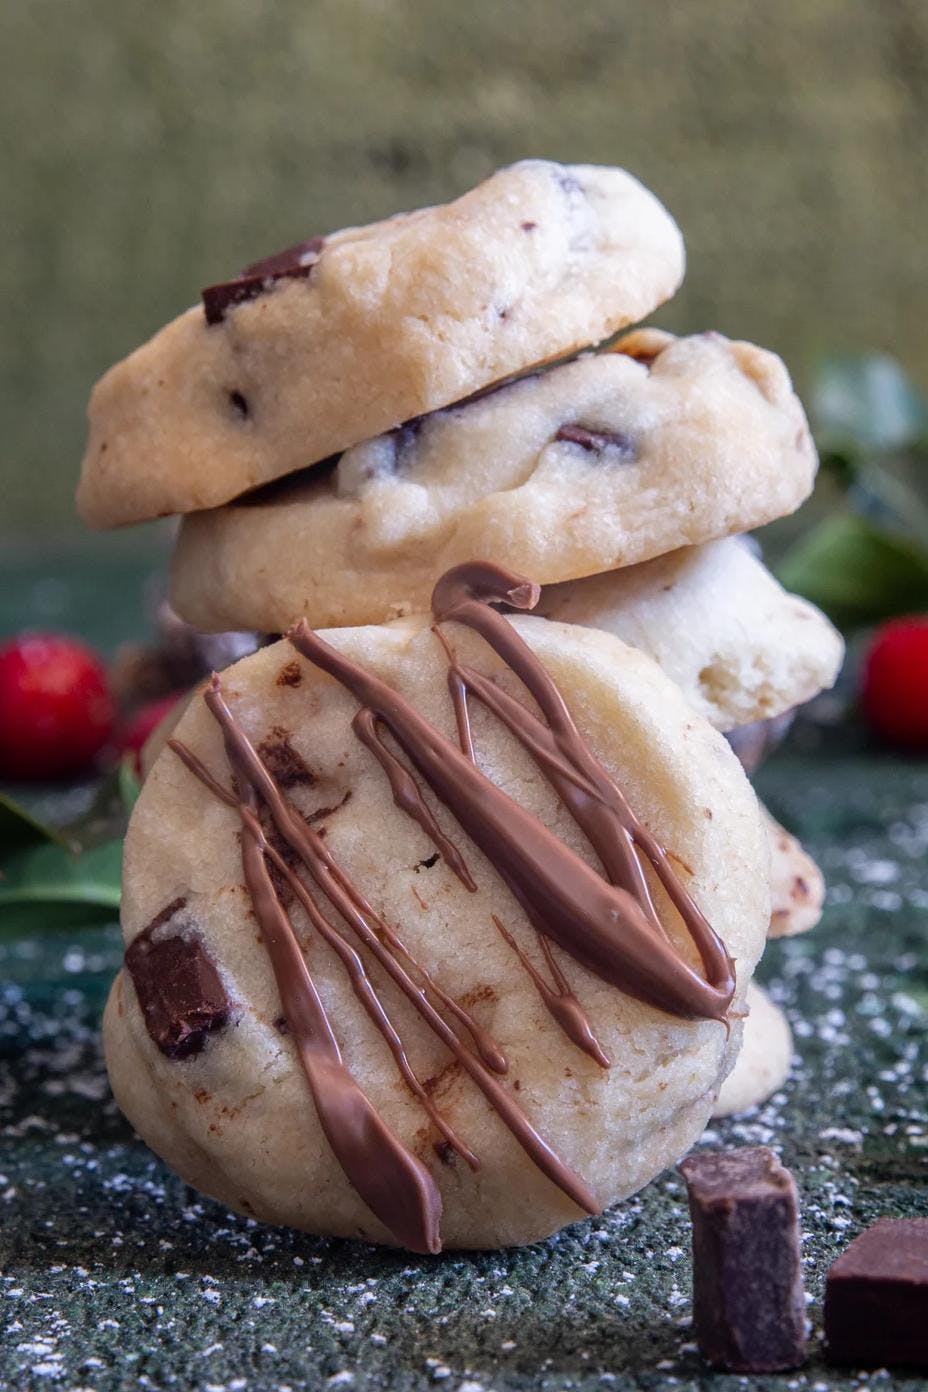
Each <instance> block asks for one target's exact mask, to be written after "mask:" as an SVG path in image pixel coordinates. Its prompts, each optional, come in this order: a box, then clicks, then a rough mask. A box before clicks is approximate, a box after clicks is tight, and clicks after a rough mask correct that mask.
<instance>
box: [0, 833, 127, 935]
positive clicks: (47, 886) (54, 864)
mask: <svg viewBox="0 0 928 1392" xmlns="http://www.w3.org/2000/svg"><path fill="white" fill-rule="evenodd" d="M121 873H122V841H121V840H118V841H105V842H103V844H102V845H99V846H95V847H94V848H93V850H90V851H84V852H82V853H80V854H75V853H74V852H72V851H69V850H67V849H65V847H63V846H61V845H58V844H55V843H53V842H45V843H43V844H40V845H32V846H23V847H21V848H20V849H19V850H18V851H14V852H13V854H12V855H5V856H4V857H3V861H2V864H0V921H2V915H3V912H4V911H5V910H6V909H8V908H10V907H11V906H14V905H19V904H80V905H87V906H91V907H94V908H98V909H101V910H106V912H107V915H109V914H111V913H112V911H113V910H114V909H118V908H119V897H120V879H121Z"/></svg>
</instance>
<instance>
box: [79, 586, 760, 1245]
mask: <svg viewBox="0 0 928 1392" xmlns="http://www.w3.org/2000/svg"><path fill="white" fill-rule="evenodd" d="M536 594H537V590H535V589H534V588H533V587H532V586H531V585H530V584H529V583H528V582H525V581H522V580H521V579H520V578H519V577H515V576H512V575H511V574H509V573H507V572H503V571H500V570H499V569H497V568H494V567H489V566H486V565H479V566H478V565H475V566H471V567H462V568H459V569H458V570H457V571H455V572H452V573H451V574H450V575H449V576H447V577H445V579H444V580H443V582H442V584H441V585H440V586H439V587H438V590H437V591H436V599H435V617H436V619H437V620H439V621H440V627H439V629H438V631H437V632H436V631H434V630H433V629H432V627H431V624H430V619H428V618H426V617H425V616H419V617H412V618H408V619H404V620H400V621H398V622H396V623H394V624H389V625H382V626H378V627H369V628H354V629H342V630H338V631H333V632H329V633H326V634H325V635H324V638H323V637H321V636H317V635H315V634H313V633H312V631H311V630H309V629H308V628H307V627H305V626H302V627H300V628H299V629H297V630H295V631H294V632H293V634H292V635H291V638H290V639H289V640H282V641H280V642H278V643H276V644H273V645H271V646H268V647H266V648H263V649H262V650H260V651H259V652H257V653H255V654H254V655H253V656H250V657H247V658H245V659H243V660H242V661H241V662H239V663H238V664H236V665H235V666H234V667H232V668H230V669H228V670H227V671H226V672H225V673H224V674H223V676H222V678H221V686H220V685H219V680H220V679H218V678H217V679H216V684H215V686H214V687H212V688H210V689H209V690H208V691H207V693H206V695H205V696H204V697H203V698H202V699H201V698H199V697H197V698H195V699H194V700H193V702H192V703H191V705H190V707H189V708H188V709H187V711H186V712H185V713H184V715H183V717H182V719H181V721H180V723H179V724H178V726H177V729H176V731H175V734H176V740H175V741H173V742H172V744H171V745H170V746H169V747H168V748H167V749H165V750H164V751H163V752H162V754H161V755H160V757H159V758H158V759H157V762H156V763H155V766H154V768H153V769H152V771H151V773H150V774H149V777H148V779H147V780H146V782H145V785H144V787H143V789H142V793H141V796H140V798H139V800H138V803H137V805H136V808H135V811H134V813H133V817H132V822H131V825H130V828H129V833H128V837H127V841H126V860H125V876H124V896H123V931H124V935H125V940H126V944H127V953H126V967H125V969H124V970H123V971H122V972H121V973H120V975H119V977H118V979H117V982H116V984H115V986H114V990H113V993H112V995H111V998H110V1002H109V1006H108V1008H107V1013H106V1021H105V1031H104V1032H105V1042H106V1052H107V1060H108V1065H109V1069H110V1076H111V1079H112V1083H113V1088H114V1091H115V1093H116V1097H117V1100H118V1101H119V1103H120V1105H121V1106H122V1108H123V1109H124V1111H125V1112H126V1114H127V1115H128V1117H129V1118H130V1120H131V1121H132V1122H133V1124H134V1125H135V1126H136V1128H137V1129H138V1130H139V1132H140V1133H141V1135H142V1136H143V1137H144V1138H145V1139H146V1140H147V1141H148V1142H149V1144H150V1145H151V1146H152V1147H153V1148H154V1149H155V1150H157V1151H158V1152H159V1153H160V1154H162V1155H164V1156H165V1157H166V1158H167V1159H168V1161H169V1162H170V1163H171V1164H173V1165H174V1166H175V1167H176V1168H177V1169H178V1170H179V1171H180V1173H181V1175H182V1176H183V1177H184V1179H185V1180H186V1181H187V1182H188V1183H190V1184H193V1185H196V1186H197V1187H198V1188H200V1189H202V1190H204V1191H205V1192H207V1193H209V1194H212V1195H214V1196H215V1197H217V1198H218V1199H220V1200H222V1201H223V1202H224V1203H226V1204H228V1205H229V1206H230V1207H232V1208H234V1209H237V1210H238V1211H240V1212H244V1213H248V1214H250V1215H252V1216H254V1217H257V1218H260V1219H263V1220H265V1221H268V1222H273V1223H283V1224H289V1225H292V1226H295V1227H297V1228H303V1229H306V1230H308V1231H310V1232H315V1233H324V1234H329V1233H331V1234H337V1235H341V1236H347V1237H360V1238H365V1239H368V1240H373V1241H378V1242H386V1243H394V1244H400V1245H405V1246H408V1247H411V1248H413V1249H414V1250H435V1249H436V1248H437V1247H438V1246H439V1245H444V1246H446V1247H496V1246H502V1245H506V1244H511V1243H524V1242H531V1241H534V1240H536V1239H538V1238H541V1237H543V1236H545V1235H546V1234H548V1233H550V1232H552V1231H554V1230H556V1229H557V1228H559V1227H561V1226H563V1225H564V1224H566V1223H570V1222H573V1221H575V1220H577V1219H579V1218H581V1217H583V1216H584V1214H585V1213H587V1212H593V1211H598V1210H600V1209H602V1208H604V1207H606V1206H607V1205H609V1204H612V1203H614V1202H616V1201H617V1200H619V1199H621V1198H622V1197H623V1196H625V1195H628V1194H631V1193H633V1192H634V1191H635V1190H637V1189H638V1188H640V1186H641V1185H643V1184H645V1183H647V1182H648V1180H649V1179H651V1178H652V1177H653V1176H654V1175H655V1174H657V1173H658V1172H659V1171H660V1170H661V1169H662V1168H663V1167H665V1166H666V1165H667V1164H669V1163H672V1162H673V1161H674V1160H675V1159H676V1157H677V1156H678V1155H680V1154H682V1153H683V1152H684V1151H685V1150H686V1149H687V1148H688V1147H689V1146H690V1145H691V1144H692V1142H693V1140H694V1139H695V1138H696V1137H697V1136H698V1135H699V1134H700V1133H701V1131H702V1129H703V1127H704V1126H705V1124H706V1120H707V1118H708V1115H709V1111H710V1108H711V1105H712V1102H713V1099H714V1097H715V1095H716V1092H717V1090H718V1086H719V1083H720V1080H721V1079H722V1077H724V1075H725V1074H726V1072H727V1071H728V1068H729V1067H730V1063H731V1059H732V1057H733V1054H734V1052H735V1051H736V1050H737V1047H738V1040H739V1034H740V1014H741V1009H742V1004H743V1001H744V993H745V989H746V986H747V982H748V980H749V979H750V976H751V973H752V970H753V967H754V965H755V962H756V960H757V957H758V956H759V953H760V951H761V949H762V947H763V944H764V939H765V933H766V927H767V923H768V921H769V914H770V905H769V897H768V888H767V883H768V865H769V852H768V847H767V841H766V836H765V833H764V830H763V826H762V823H761V821H760V817H759V812H758V808H757V803H756V800H755V798H754V795H753V792H752V791H751V788H750V785H749V784H748V782H747V779H746V777H745V775H744V772H743V770H742V769H741V767H740V765H739V764H738V761H737V759H736V758H735V756H734V755H733V754H732V752H731V750H730V749H729V747H728V745H727V743H726V742H725V740H724V738H723V737H722V736H721V735H720V734H718V733H717V732H716V731H714V730H713V729H712V728H711V727H710V726H709V725H708V724H707V723H706V722H704V721H702V720H701V719H700V718H699V717H698V716H696V715H695V714H694V713H693V712H692V710H691V709H690V708H689V706H688V705H687V704H686V702H685V700H684V699H683V697H682V695H681V694H680V693H679V691H678V690H677V688H676V687H675V686H674V685H673V683H672V682H671V681H670V680H669V679H668V678H667V677H665V676H664V675H663V673H661V671H660V670H659V668H657V666H656V665H655V664H654V663H653V662H652V661H651V660H650V659H649V658H648V657H646V656H645V655H644V654H642V653H639V652H636V651H635V650H634V649H631V648H626V647H624V646H623V645H622V644H621V643H620V642H619V640H618V639H616V638H613V637H611V636H610V635H607V634H604V633H597V632H594V631H591V630H587V629H582V628H579V627H575V626H570V625H562V624H557V623H553V622H551V621H550V620H547V619H543V618H536V617H534V616H530V615H516V616H513V617H512V618H506V617H503V615H502V614H500V613H498V612H497V611H496V610H495V609H493V608H491V607H490V604H489V601H490V600H493V601H497V600H500V601H506V602H508V603H510V604H512V605H514V606H515V607H517V608H522V609H524V608H528V607H530V606H531V602H532V600H533V599H534V598H535V596H536ZM449 673H450V683H449ZM333 678H334V679H333ZM529 701H531V705H528V704H526V703H527V702H529ZM562 701H563V702H564V703H566V706H565V705H562V704H561V702H562ZM569 710H572V711H573V712H574V714H575V717H576V722H577V723H576V725H574V723H573V722H572V720H571V718H570V716H569V715H568V714H567V712H568V711H569ZM533 711H538V712H539V714H538V715H535V714H533V713H532V712H533ZM387 730H389V731H390V736H389V737H388V739H387V740H384V739H383V736H384V733H385V731H387ZM471 749H473V761H472V760H471V757H470V753H469V751H470V750H471ZM462 750H463V751H468V752H462ZM204 778H205V779H206V782H205V783H204V782H203V781H202V780H203V779H204ZM255 789H258V790H260V791H258V792H256V791H255ZM584 790H587V791H586V792H585V791H584ZM594 847H595V850H594ZM664 847H665V848H666V855H665V853H664V850H663V849H662V848H664ZM604 866H605V867H606V874H604V873H603V869H602V867H604ZM672 903H675V904H676V905H677V906H678V909H679V912H676V911H675V910H674V909H673V908H672V907H671V905H672ZM697 906H698V907H697ZM729 954H730V955H729ZM735 972H736V973H737V983H736V982H735ZM294 983H296V984H294ZM729 1024H730V1025H731V1028H730V1029H729Z"/></svg>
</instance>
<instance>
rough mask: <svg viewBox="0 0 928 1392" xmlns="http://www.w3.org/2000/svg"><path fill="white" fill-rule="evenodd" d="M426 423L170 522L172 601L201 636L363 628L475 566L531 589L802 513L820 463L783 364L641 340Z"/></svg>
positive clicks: (656, 337) (694, 344)
mask: <svg viewBox="0 0 928 1392" xmlns="http://www.w3.org/2000/svg"><path fill="white" fill-rule="evenodd" d="M619 348H620V350H621V351H614V352H607V353H600V354H590V355H588V356H585V357H582V358H579V359H577V360H576V361H575V362H570V363H565V364H562V365H560V366H558V367H554V368H551V369H550V370H548V371H546V372H542V373H539V374H536V375H534V376H530V377H527V378H523V379H521V380H519V381H517V382H514V383H511V384H509V385H507V386H505V387H502V388H499V389H497V390H496V391H493V392H490V393H487V394H485V395H483V396H481V397H478V398H477V399H476V400H473V401H470V402H466V403H463V404H461V405H458V406H455V407H452V408H450V409H448V410H446V411H439V412H435V413H433V414H432V415H429V416H426V417H424V418H423V419H421V420H419V421H417V422H414V423H413V424H411V425H407V426H405V427H404V428H403V429H401V430H399V431H392V432H390V433H389V434H386V435H381V436H379V437H378V438H376V439H374V440H368V441H366V442H365V443H364V444H362V445H358V446H356V447H355V448H354V449H351V450H347V451H346V452H345V453H344V454H343V455H342V456H341V458H340V459H339V461H338V463H337V465H334V466H332V467H330V468H328V469H325V470H322V469H315V470H310V471H309V472H308V473H307V474H305V475H304V476H303V477H302V478H300V479H299V480H297V481H292V480H288V481H284V482H282V483H281V484H278V485H276V486H275V487H274V488H272V489H271V490H269V491H268V492H266V493H264V494H260V493H259V494H255V495H253V496H252V497H250V498H244V499H241V500H240V501H239V502H237V503H235V504H233V505H230V506H227V507H224V508H218V509H215V510H213V511H210V512H204V513H198V514H195V515H193V516H190V517H187V518H186V519H185V520H184V524H183V527H182V529H181V534H180V538H179V541H178V546H177V551H176V554H175V560H174V576H173V599H174V603H175V606H176V607H177V609H178V610H179V611H180V612H181V613H182V614H183V615H184V617H185V618H187V619H189V620H190V621H191V622H192V623H194V624H196V625H197V626H198V627H199V628H206V629H223V628H258V629H263V630H266V631H269V632H280V631H282V630H283V629H284V628H286V627H287V625H288V624H290V623H292V622H294V621H295V620H296V619H298V618H300V617H301V616H303V615H305V616H306V617H307V618H308V619H309V621H310V622H311V623H313V624H316V625H319V626H328V625H339V624H357V623H376V622H379V621H381V620H383V619H387V618H392V617H395V616H396V615H397V614H403V613H408V612H413V611H417V610H418V611H421V610H423V609H425V608H426V607H427V605H428V597H429V592H430V590H431V587H432V585H433V584H434V583H435V580H436V579H437V577H438V576H439V575H440V574H441V573H442V570H443V569H445V568H446V567H447V566H448V565H451V564H456V563H458V562H461V561H464V560H467V559H468V558H469V557H471V556H474V555H480V556H485V557H487V558H488V559H490V560H496V561H498V562H500V563H501V564H507V565H510V564H511V565H516V566H518V567H519V568H521V569H523V570H525V571H526V572H527V573H529V574H531V575H533V576H535V577H537V578H538V579H539V580H540V581H541V582H542V583H547V582H551V581H558V580H570V579H575V578H577V577H579V576H584V575H590V574H593V573H595V572H597V571H603V570H611V569H613V568H616V567H619V566H626V565H630V564H633V563H634V562H638V561H644V560H647V559H650V558H651V557H653V556H656V555H661V554H663V553H664V552H667V551H671V550H675V549H677V548H678V547H680V546H685V545H691V544H694V543H698V542H703V541H708V540H710V539H713V538H716V537H720V536H726V535H728V534H729V533H731V532H740V531H744V530H746V529H748V528H751V527H754V526H758V525H759V524H761V523H763V522H767V521H769V520H771V519H772V518H774V517H779V516H781V515H782V514H783V513H786V512H790V511H791V510H792V509H794V508H796V507H798V505H799V504H800V503H801V502H802V500H803V499H804V498H805V497H806V496H807V495H808V493H809V491H810V489H811V487H812V483H813V479H814V475H815V467H816V455H815V450H814V447H813V445H812V442H811V439H810V436H809V432H808V429H807V427H806V422H805V417H804V415H803V411H802V407H801V406H800V404H799V402H798V400H797V398H796V396H795V395H794V393H793V390H792V387H791V386H790V381H789V377H788V375H787V372H786V369H785V368H784V366H783V364H782V363H781V362H780V360H779V358H777V357H775V356H774V354H772V353H767V352H765V351H764V350H762V349H760V348H755V347H753V346H752V345H750V344H747V343H736V342H732V341H730V340H729V339H726V338H723V337H721V336H720V335H718V334H700V335H696V336H694V337H691V338H681V339H673V338H671V337H670V335H667V334H661V333H657V332H656V331H649V332H647V333H636V334H633V335H631V336H630V337H629V338H628V339H627V340H623V342H622V343H620V345H619Z"/></svg>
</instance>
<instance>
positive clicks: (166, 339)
mask: <svg viewBox="0 0 928 1392" xmlns="http://www.w3.org/2000/svg"><path fill="white" fill-rule="evenodd" d="M682 277H683V242H682V239H681V237H680V233H679V231H678V229H677V226H676V224H675V223H674V221H673V219H672V218H671V217H670V215H669V214H668V213H667V212H666V210H665V209H664V208H663V207H662V206H661V204H660V203H659V202H658V201H657V199H656V198H655V197H654V196H653V195H652V194H651V193H649V192H648V191H647V189H645V188H643V187H642V185H641V184H639V183H638V181H637V180H636V179H634V178H633V177H632V176H631V175H630V174H627V173H625V171H624V170H621V169H610V168H605V167H598V166H592V165H568V166H565V165H560V164H552V163H549V162H547V161H543V160H526V161H524V162H522V163H521V164H515V165H512V166H511V167H510V168H508V169H501V170H500V171H499V172H498V173H496V174H494V175H493V176H492V178H489V179H487V180H486V182H485V183H482V184H480V185H479V186H478V187H477V188H475V189H473V190H472V191H471V192H469V193H466V194H464V196H463V197H462V198H458V199H457V200H456V201H455V202H453V203H448V204H446V205H444V206H442V207H438V208H424V209H420V210H419V211H417V212H414V213H406V214H401V215H400V216H398V217H393V218H388V219H387V220H386V221H384V222H378V223H374V224H373V225H371V226H369V227H360V228H357V227H356V228H349V229H347V230H345V231H342V232H336V233H333V234H331V235H329V236H326V237H322V238H314V239H312V240H311V241H309V242H303V243H301V244H300V245H299V246H296V247H293V248H290V249H289V250H288V251H286V252H282V253H280V254H279V255H277V256H273V257H268V258H266V259H265V260H264V261H261V262H257V263H256V264H255V265H254V266H251V267H249V268H248V269H247V271H246V272H245V273H244V274H243V275H242V276H240V277H238V278H237V279H235V280H232V281H229V282H227V283H226V284H224V285H218V286H212V287H210V288H209V289H208V290H206V291H204V293H203V303H202V304H200V305H197V306H196V307H195V308H193V309H189V310H187V312H186V313H185V314H182V315H181V316H180V318H178V319H175V320H174V322H173V323H171V324H169V325H168V326H167V327H166V328H165V329H162V331H161V332H160V333H158V334H156V335H155V337H154V338H153V339H151V340H150V342H148V343H147V344H145V345H144V347H142V348H139V349H138V350H137V351H136V352H135V353H133V354H131V355H130V356H129V357H128V358H126V359H125V360H124V361H123V362H121V363H118V364H117V365H116V366H115V367H113V368H111V370H110V371H109V372H108V373H107V374H106V376H105V377H104V378H103V379H102V380H101V381H100V383H99V384H98V385H97V387H96V389H95V391H94V393H93V396H92V398H91V402H90V411H89V419H90V432H89V438H88V442H87V450H86V453H85V456H84V463H83V471H82V476H81V481H80V486H79V488H78V495H77V501H78V508H79V511H80V513H81V515H82V516H83V518H84V520H85V521H86V522H88V523H89V524H90V525H91V526H95V527H108V526H115V525H118V524H120V523H124V522H138V521H141V520H144V519H145V518H150V517H160V516H164V515H165V514H168V513H176V512H189V511H192V510H195V509H197V508H206V507H214V506H216V505H217V504H219V503H223V502H226V501H227V500H228V499H230V498H234V497H236V496H237V495H238V494H240V493H243V492H245V491H246V490H247V489H251V488H255V487H257V486H258V485H259V484H262V483H266V482H267V481H268V480H270V479H274V478H279V477H281V476H282V475H284V474H288V473H291V472H292V471H293V470H295V469H301V468H303V467H304V466H306V465H308V464H312V463H314V462H315V461H317V460H320V459H325V458H327V457H328V456H329V455H331V454H334V453H336V452H338V451H341V450H344V449H346V448H348V446H350V445H354V444H356V443H357V442H358V441H360V440H364V439H368V438H371V437H373V436H376V435H379V434H381V433H383V432H384V431H386V430H391V429H393V428H394V427H396V426H398V425H400V424H401V423H402V422H403V421H406V420H410V419H412V418H413V417H416V416H420V415H422V414H423V413H424V412H427V411H434V410H436V409H438V408H440V407H443V406H447V405H449V404H450V403H451V402H453V401H457V400H459V399H460V398H462V397H465V396H468V395H470V394H471V393H472V392H474V391H477V390H479V389H480V388H482V387H485V386H487V385H489V384H490V383H492V382H495V381H499V380H500V379H501V378H504V377H508V376H511V375H512V374H514V373H518V372H522V371H524V370H525V369H526V368H529V367H532V366H534V365H535V364H537V363H539V362H543V361H546V360H548V359H551V358H552V357H559V356H562V355H564V354H568V353H571V352H574V351H576V350H577V349H578V348H583V347H586V346H588V345H589V344H593V343H598V342H600V341H601V340H603V339H605V338H608V337H610V336H611V335H612V334H614V333H615V332H616V331H617V330H618V329H621V328H623V327H624V326H625V325H626V324H630V323H632V322H634V321H635V320H636V319H640V318H642V317H644V316H645V315H647V314H649V313H650V312H651V311H652V310H653V309H655V308H656V306H657V305H659V304H661V303H662V302H663V301H664V300H666V299H667V298H669V296H670V295H672V294H673V292H674V291H675V290H676V288H677V286H678V285H679V284H680V281H681V279H682Z"/></svg>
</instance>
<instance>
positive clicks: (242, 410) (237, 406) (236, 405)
mask: <svg viewBox="0 0 928 1392" xmlns="http://www.w3.org/2000/svg"><path fill="white" fill-rule="evenodd" d="M229 405H230V406H231V407H232V409H233V411H235V413H236V415H239V416H241V418H242V420H247V419H248V416H249V414H250V412H249V409H248V401H247V398H246V397H244V396H243V395H242V393H241V392H240V391H230V392H229Z"/></svg>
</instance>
